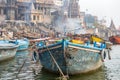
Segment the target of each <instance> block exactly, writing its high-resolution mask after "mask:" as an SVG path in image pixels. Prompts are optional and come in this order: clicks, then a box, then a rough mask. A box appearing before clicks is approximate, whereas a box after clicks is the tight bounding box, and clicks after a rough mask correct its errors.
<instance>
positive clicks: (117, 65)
mask: <svg viewBox="0 0 120 80" xmlns="http://www.w3.org/2000/svg"><path fill="white" fill-rule="evenodd" d="M111 58H112V59H111V60H108V57H106V60H105V62H104V65H103V66H102V67H101V68H100V69H98V70H97V71H94V72H92V73H88V74H84V75H76V76H70V79H69V80H120V45H115V46H113V47H112V51H111ZM24 62H25V63H24ZM23 64H24V65H23ZM22 65H23V67H22ZM21 67H22V68H21ZM58 77H59V75H56V74H51V73H49V72H47V71H45V70H43V69H42V66H41V65H40V64H39V63H38V64H35V63H34V62H33V61H32V59H31V54H30V52H29V51H22V52H17V54H16V56H15V58H14V59H11V60H9V61H5V62H2V63H0V80H56V79H57V80H58Z"/></svg>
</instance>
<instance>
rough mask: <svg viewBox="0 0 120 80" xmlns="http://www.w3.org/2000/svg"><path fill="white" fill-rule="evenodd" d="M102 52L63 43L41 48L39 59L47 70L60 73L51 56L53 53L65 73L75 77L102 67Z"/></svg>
mask: <svg viewBox="0 0 120 80" xmlns="http://www.w3.org/2000/svg"><path fill="white" fill-rule="evenodd" d="M100 51H101V50H100V49H94V48H93V49H91V48H85V47H82V46H81V47H80V46H79V45H74V44H71V43H66V42H64V41H63V42H62V43H59V44H58V43H57V44H55V45H52V46H48V47H42V48H39V59H40V62H41V64H42V66H43V67H44V68H45V69H47V70H49V71H51V72H55V73H59V70H58V67H57V66H56V64H55V62H54V61H53V59H52V58H51V56H50V52H51V54H52V56H53V57H54V58H55V60H56V62H57V64H58V65H59V67H60V69H61V70H62V71H63V73H65V74H66V73H68V74H70V75H74V74H80V73H87V72H89V71H92V70H95V69H98V68H99V67H101V66H102V61H101V57H100V54H99V53H100Z"/></svg>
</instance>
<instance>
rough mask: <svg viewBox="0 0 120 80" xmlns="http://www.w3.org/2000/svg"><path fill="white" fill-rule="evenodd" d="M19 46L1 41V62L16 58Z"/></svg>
mask: <svg viewBox="0 0 120 80" xmlns="http://www.w3.org/2000/svg"><path fill="white" fill-rule="evenodd" d="M17 48H18V45H17V44H13V43H9V41H6V40H0V61H4V60H7V59H10V58H12V57H14V56H15V54H16V51H17Z"/></svg>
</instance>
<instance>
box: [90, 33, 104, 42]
mask: <svg viewBox="0 0 120 80" xmlns="http://www.w3.org/2000/svg"><path fill="white" fill-rule="evenodd" d="M90 40H91V42H92V43H93V42H104V40H103V39H102V38H99V37H98V36H94V35H91V37H90Z"/></svg>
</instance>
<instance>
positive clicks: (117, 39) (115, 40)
mask: <svg viewBox="0 0 120 80" xmlns="http://www.w3.org/2000/svg"><path fill="white" fill-rule="evenodd" d="M109 40H110V42H112V43H113V44H120V36H111V37H109Z"/></svg>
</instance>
